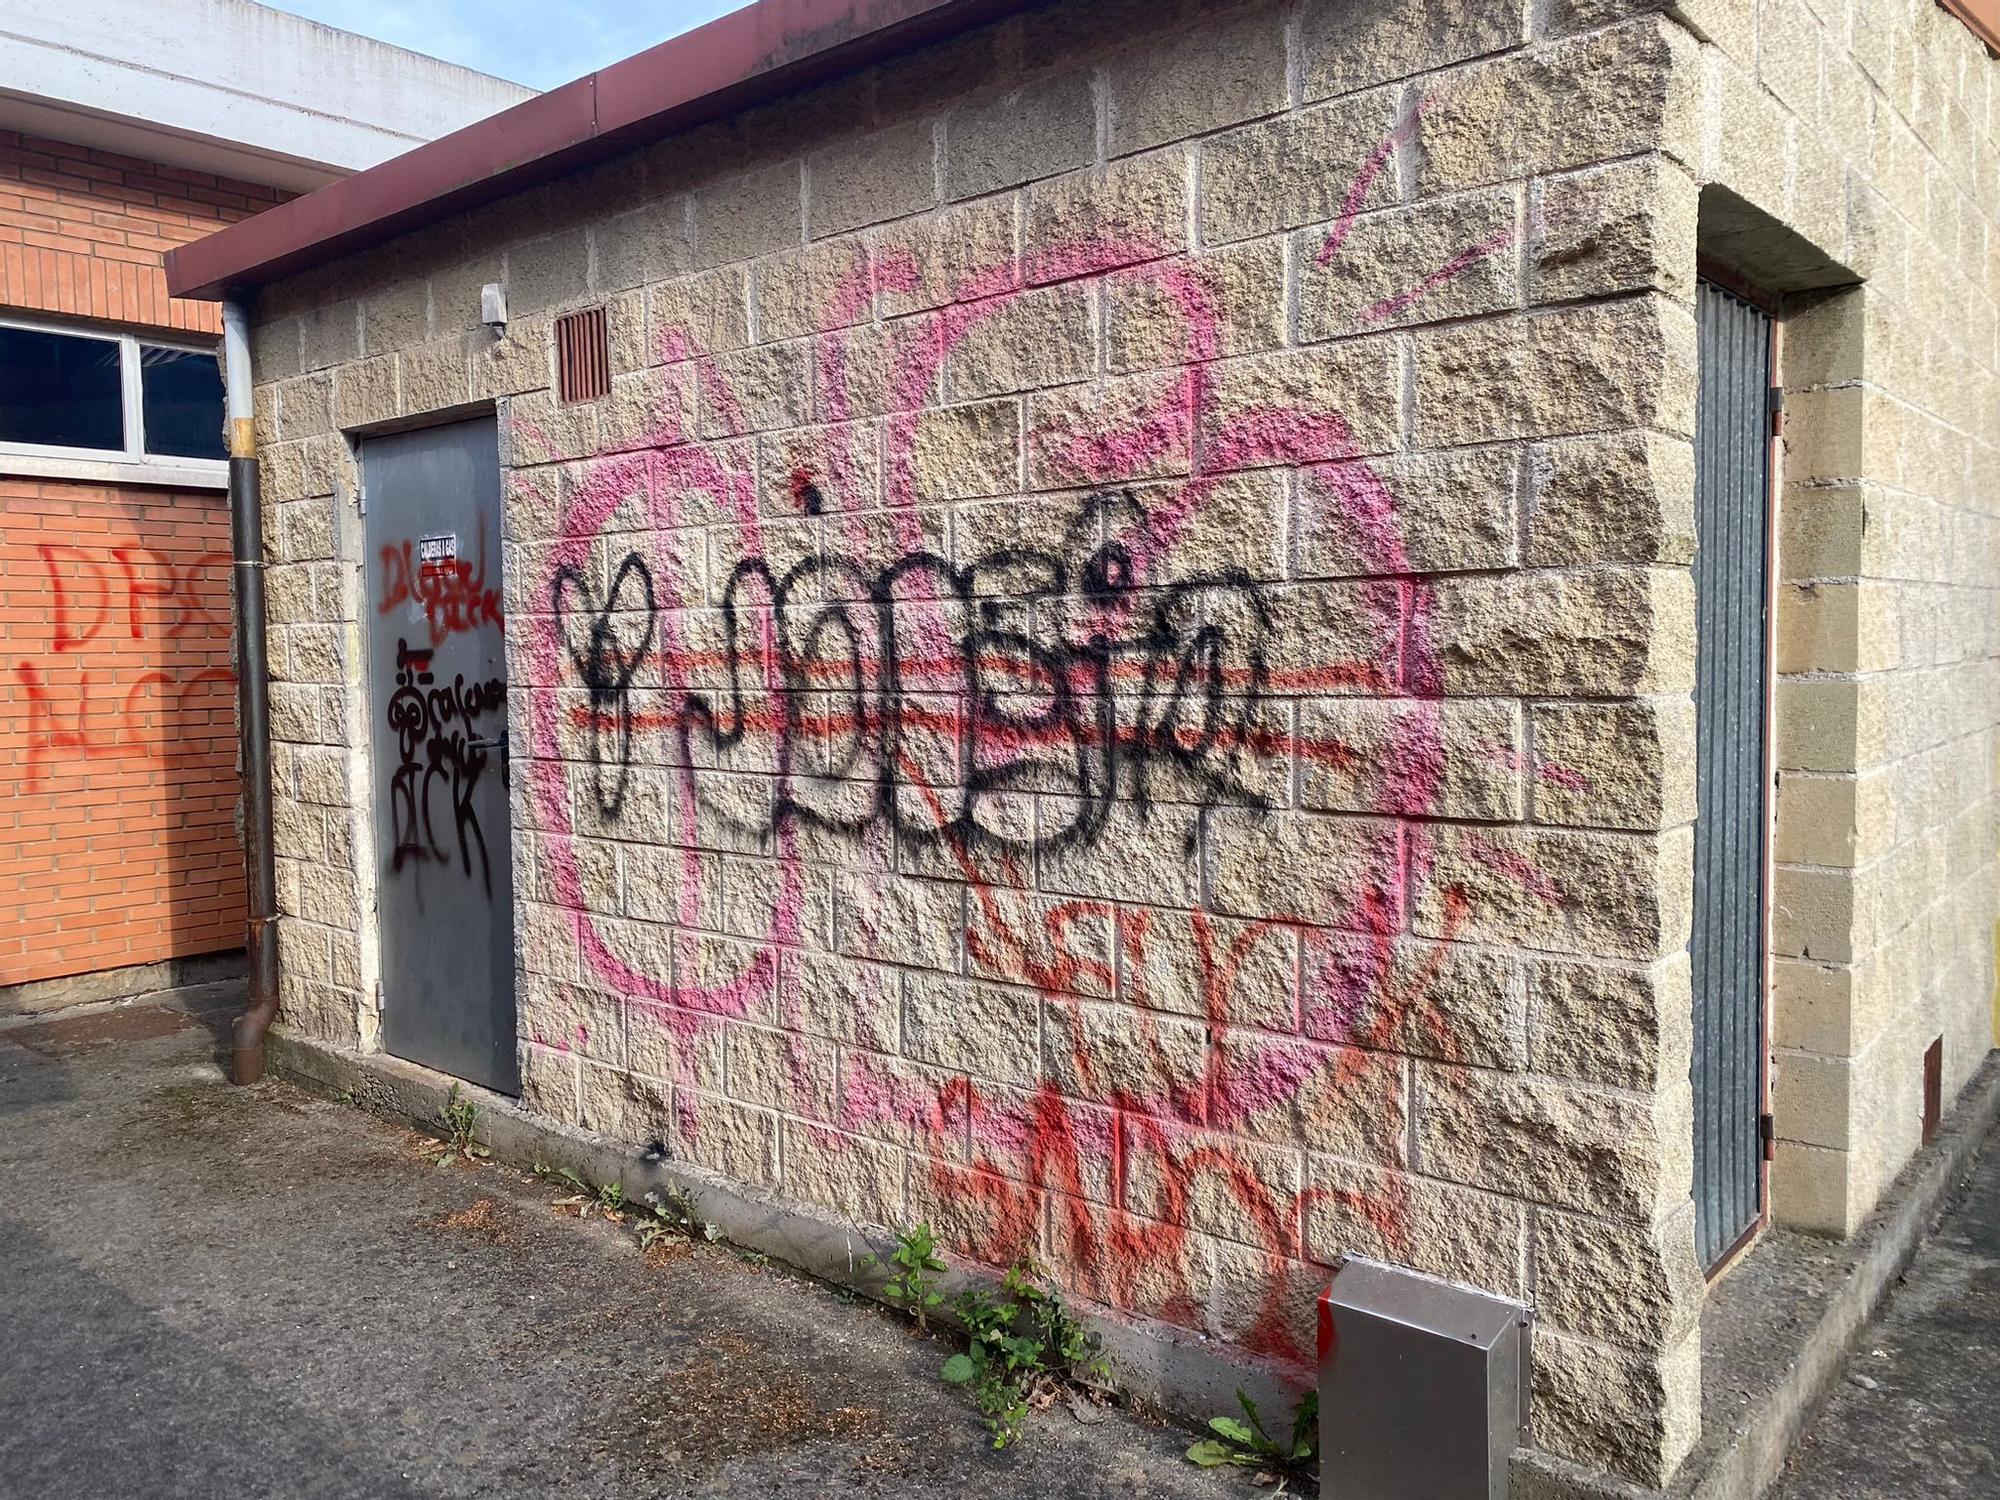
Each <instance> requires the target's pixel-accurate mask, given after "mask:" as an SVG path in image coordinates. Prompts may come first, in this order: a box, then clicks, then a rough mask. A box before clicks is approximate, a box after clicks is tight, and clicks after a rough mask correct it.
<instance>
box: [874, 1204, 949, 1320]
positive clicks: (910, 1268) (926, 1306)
mask: <svg viewBox="0 0 2000 1500" xmlns="http://www.w3.org/2000/svg"><path fill="white" fill-rule="evenodd" d="M861 1264H862V1266H863V1267H864V1268H867V1267H873V1266H876V1265H879V1264H881V1262H880V1261H879V1260H877V1259H876V1257H875V1256H873V1255H866V1256H863V1257H862V1259H861ZM889 1264H890V1266H892V1267H893V1268H894V1269H892V1270H891V1271H890V1273H889V1279H888V1280H887V1281H885V1282H883V1283H882V1295H883V1296H885V1297H887V1298H888V1299H889V1300H890V1301H891V1302H893V1303H895V1304H896V1305H897V1306H898V1307H900V1308H902V1309H904V1310H905V1311H906V1312H908V1313H909V1314H910V1315H911V1316H912V1317H914V1318H915V1319H916V1320H917V1327H918V1329H919V1330H920V1331H923V1332H929V1330H930V1313H931V1309H932V1308H934V1307H937V1306H939V1305H940V1304H941V1303H942V1302H943V1301H944V1295H943V1293H941V1292H939V1291H938V1289H937V1284H938V1277H939V1276H940V1275H941V1274H943V1272H944V1262H943V1261H942V1260H941V1259H939V1257H938V1253H937V1236H936V1235H935V1234H934V1233H932V1232H931V1226H930V1225H928V1224H919V1225H917V1226H916V1228H914V1229H905V1230H903V1231H901V1232H900V1233H899V1234H897V1236H896V1248H895V1249H894V1250H891V1251H890V1252H889Z"/></svg>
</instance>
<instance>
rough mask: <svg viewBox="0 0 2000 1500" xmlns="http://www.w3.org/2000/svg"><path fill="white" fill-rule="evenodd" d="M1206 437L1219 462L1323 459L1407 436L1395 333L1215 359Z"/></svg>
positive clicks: (1384, 446) (1204, 420) (1387, 447)
mask: <svg viewBox="0 0 2000 1500" xmlns="http://www.w3.org/2000/svg"><path fill="white" fill-rule="evenodd" d="M1210 378H1211V380H1212V382H1213V384H1212V385H1211V387H1210V395H1211V399H1210V401H1209V402H1208V404H1207V406H1206V408H1205V409H1204V410H1203V411H1202V413H1201V443H1202V447H1203V449H1204V451H1205V452H1207V453H1209V454H1211V455H1213V456H1212V457H1211V458H1210V460H1209V462H1210V464H1211V465H1212V466H1214V467H1217V468H1253V467H1256V466H1258V465H1262V464H1285V463H1323V462H1329V461H1333V460H1340V459H1348V458H1353V457H1356V456H1358V455H1360V454H1364V453H1387V452H1389V451H1391V450H1392V449H1394V448H1397V447H1399V446H1400V445H1401V443H1402V411H1403V402H1402V359H1401V353H1400V351H1399V350H1398V349H1397V347H1396V343H1395V340H1394V338H1393V337H1391V336H1388V335H1384V336H1382V337H1379V338H1365V339H1349V340H1344V341H1342V342H1341V343H1338V344H1327V345H1322V346H1320V347H1318V348H1313V349H1296V350H1286V351H1283V352H1281V353H1275V354H1254V355H1250V356H1249V357H1247V358H1244V359H1231V360H1224V361H1222V362H1221V363H1220V364H1217V365H1215V366H1214V367H1213V371H1212V373H1211V377H1210Z"/></svg>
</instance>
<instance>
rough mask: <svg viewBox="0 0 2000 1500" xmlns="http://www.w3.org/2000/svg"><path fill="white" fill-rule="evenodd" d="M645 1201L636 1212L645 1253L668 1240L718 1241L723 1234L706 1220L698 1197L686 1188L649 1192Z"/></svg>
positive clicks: (640, 1244)
mask: <svg viewBox="0 0 2000 1500" xmlns="http://www.w3.org/2000/svg"><path fill="white" fill-rule="evenodd" d="M643 1202H644V1206H643V1207H642V1208H639V1209H636V1210H634V1213H635V1214H636V1216H637V1218H638V1223H639V1228H638V1235H639V1248H640V1249H641V1250H650V1249H652V1248H653V1246H655V1245H657V1244H659V1243H660V1241H662V1240H666V1239H684V1240H714V1239H716V1238H718V1237H720V1235H721V1233H722V1231H721V1230H720V1229H718V1228H716V1226H715V1225H713V1224H711V1223H709V1222H708V1221H707V1220H706V1219H704V1218H702V1216H701V1211H700V1210H699V1209H698V1208H697V1207H696V1206H695V1201H694V1194H692V1193H690V1192H689V1191H688V1190H687V1189H686V1188H668V1189H667V1190H666V1191H665V1192H663V1193H661V1192H652V1193H648V1194H646V1196H645V1199H644V1200H643Z"/></svg>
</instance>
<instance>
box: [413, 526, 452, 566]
mask: <svg viewBox="0 0 2000 1500" xmlns="http://www.w3.org/2000/svg"><path fill="white" fill-rule="evenodd" d="M457 561H458V537H457V536H456V535H452V536H422V537H418V538H417V566H418V567H419V568H421V569H423V570H424V571H425V572H426V573H428V572H430V571H431V570H432V569H434V568H437V569H448V568H450V567H452V566H453V564H455V563H456V562H457Z"/></svg>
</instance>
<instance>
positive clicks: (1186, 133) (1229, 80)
mask: <svg viewBox="0 0 2000 1500" xmlns="http://www.w3.org/2000/svg"><path fill="white" fill-rule="evenodd" d="M1285 21H1286V17H1285V14H1284V12H1283V11H1282V10H1281V9H1279V8H1277V7H1275V6H1269V5H1253V6H1249V7H1247V8H1245V9H1243V10H1240V11H1237V12H1236V13H1235V14H1233V15H1228V14H1224V15H1220V16H1216V17H1213V18H1211V19H1209V20H1207V21H1205V22H1204V24H1203V25H1202V26H1201V28H1200V30H1199V31H1197V32H1194V33H1192V34H1186V33H1184V34H1179V35H1172V34H1169V35H1165V36H1162V35H1160V34H1158V33H1157V32H1155V33H1153V34H1151V35H1149V36H1145V37H1143V38H1142V39H1141V42H1140V45H1138V46H1136V47H1132V48H1129V49H1127V50H1126V51H1124V52H1122V53H1119V54H1116V55H1115V56H1114V57H1113V59H1112V60H1111V62H1110V63H1109V65H1108V66H1107V67H1106V68H1105V70H1104V74H1103V77H1104V88H1105V94H1106V99H1107V104H1108V112H1109V118H1110V146H1109V149H1110V153H1111V155H1113V156H1124V155H1126V154H1127V153H1129V152H1133V151H1143V150H1145V149H1146V148H1147V147H1148V146H1159V145H1163V144H1165V143H1166V142H1169V141H1183V140H1186V139H1188V138H1189V137H1191V136H1197V135H1205V134H1207V133H1208V132H1210V131H1214V130H1221V129H1223V128H1224V127H1225V126H1229V125H1235V124H1238V123H1240V122H1242V121H1244V120H1253V119H1256V118H1258V117H1259V116H1261V115H1272V114H1277V113H1278V112H1279V111H1281V110H1283V109H1284V108H1285V105H1286V102H1287V101H1286V87H1285Z"/></svg>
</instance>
